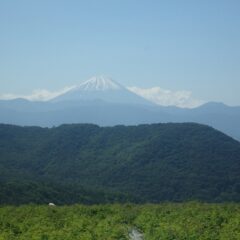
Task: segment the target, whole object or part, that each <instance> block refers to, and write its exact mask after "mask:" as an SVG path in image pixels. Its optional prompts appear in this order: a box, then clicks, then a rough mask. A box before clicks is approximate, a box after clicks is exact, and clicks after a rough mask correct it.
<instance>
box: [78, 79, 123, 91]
mask: <svg viewBox="0 0 240 240" xmlns="http://www.w3.org/2000/svg"><path fill="white" fill-rule="evenodd" d="M120 89H124V87H122V86H121V85H120V84H118V83H116V82H114V81H113V80H112V79H111V78H109V77H103V76H99V77H92V78H90V79H88V80H87V81H85V82H83V83H81V84H80V85H78V86H77V87H76V88H75V89H74V90H83V91H107V90H120Z"/></svg>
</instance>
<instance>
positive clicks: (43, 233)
mask: <svg viewBox="0 0 240 240" xmlns="http://www.w3.org/2000/svg"><path fill="white" fill-rule="evenodd" d="M239 226H240V204H203V203H195V202H193V203H182V204H173V203H165V204H159V205H132V204H125V205H116V204H115V205H94V206H86V205H72V206H61V207H59V206H57V207H48V206H39V205H24V206H20V207H15V206H2V207H0V240H13V239H18V240H26V239H31V240H72V239H80V240H88V239H89V240H90V239H91V240H94V239H96V240H100V239H102V240H111V239H117V240H121V239H129V237H128V232H129V230H130V229H131V228H132V227H136V228H138V229H139V230H140V231H142V232H143V233H144V239H146V240H159V239H161V240H162V239H163V240H164V239H178V240H183V239H184V240H186V239H187V240H195V239H198V240H199V239H200V240H201V239H202V240H203V239H204V240H205V239H206V240H207V239H208V240H215V239H216V240H219V239H220V240H223V239H226V240H229V239H231V240H235V239H236V240H239V239H240V228H239Z"/></svg>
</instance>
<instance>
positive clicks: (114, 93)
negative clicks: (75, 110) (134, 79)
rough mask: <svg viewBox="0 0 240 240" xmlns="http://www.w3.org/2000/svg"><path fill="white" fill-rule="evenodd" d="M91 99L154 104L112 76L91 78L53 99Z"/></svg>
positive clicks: (57, 100) (54, 100) (56, 100)
mask: <svg viewBox="0 0 240 240" xmlns="http://www.w3.org/2000/svg"><path fill="white" fill-rule="evenodd" d="M89 100H90V101H95V100H101V101H105V102H108V103H127V104H144V105H154V104H153V103H151V102H149V101H148V100H146V99H144V98H142V97H140V96H138V95H137V94H135V93H133V92H131V91H129V90H128V89H127V88H125V87H123V86H122V85H120V84H119V83H117V82H115V81H113V80H112V79H111V78H106V77H103V76H100V77H92V78H90V79H89V80H87V81H85V82H83V83H81V84H80V85H79V86H77V87H75V88H73V89H71V90H70V91H68V92H67V93H64V94H62V95H60V96H58V97H56V98H54V99H52V102H59V101H89Z"/></svg>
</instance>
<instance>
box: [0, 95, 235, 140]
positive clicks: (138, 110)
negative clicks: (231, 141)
mask: <svg viewBox="0 0 240 240" xmlns="http://www.w3.org/2000/svg"><path fill="white" fill-rule="evenodd" d="M102 92H103V93H104V91H102ZM159 122H162V123H166V122H196V123H201V124H206V125H210V126H212V127H214V128H216V129H218V130H220V131H222V132H224V133H226V134H228V135H230V136H232V137H234V138H235V139H238V140H240V107H229V106H226V105H223V104H218V103H207V104H205V105H203V106H201V107H198V108H194V109H182V108H177V107H161V106H154V105H153V106H151V105H147V104H128V103H121V104H120V103H109V102H105V101H103V100H97V99H96V100H75V101H56V102H54V101H53V102H30V101H27V100H23V99H15V100H9V101H0V123H5V124H16V125H22V126H34V125H35V126H42V127H52V126H58V125H61V124H71V123H93V124H97V125H100V126H113V125H119V124H124V125H137V124H146V123H159Z"/></svg>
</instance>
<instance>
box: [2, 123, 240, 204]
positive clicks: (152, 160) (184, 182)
mask: <svg viewBox="0 0 240 240" xmlns="http://www.w3.org/2000/svg"><path fill="white" fill-rule="evenodd" d="M239 173H240V143H239V142H238V141H235V140H234V139H232V138H230V137H228V136H226V135H225V134H223V133H221V132H219V131H217V130H215V129H213V128H211V127H208V126H205V125H200V124H195V123H182V124H173V123H169V124H151V125H139V126H115V127H99V126H96V125H91V124H72V125H62V126H60V127H55V128H40V127H18V126H13V125H3V124H1V125H0V204H25V203H38V204H39V203H43V204H45V203H48V202H55V203H56V204H73V203H86V204H93V203H112V202H120V203H123V202H135V203H146V202H149V203H158V202H166V201H174V202H183V201H189V200H190V201H192V200H200V201H205V202H227V201H229V202H239V201H240V175H239Z"/></svg>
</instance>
